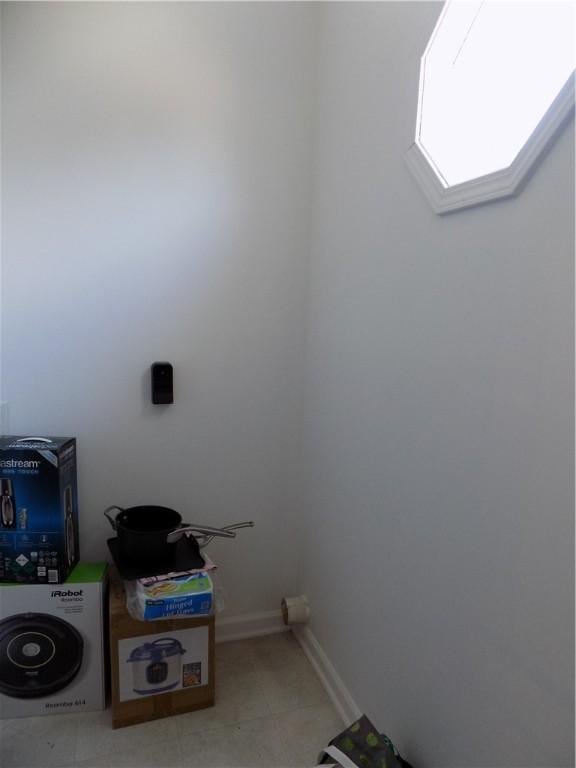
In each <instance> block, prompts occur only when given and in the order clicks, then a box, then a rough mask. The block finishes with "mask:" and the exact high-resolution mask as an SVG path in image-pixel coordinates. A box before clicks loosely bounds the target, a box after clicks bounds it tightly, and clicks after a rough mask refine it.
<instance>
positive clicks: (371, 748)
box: [322, 715, 412, 768]
mask: <svg viewBox="0 0 576 768" xmlns="http://www.w3.org/2000/svg"><path fill="white" fill-rule="evenodd" d="M330 746H332V747H336V749H339V750H340V752H342V753H343V754H344V755H346V757H347V758H348V759H349V760H350V761H352V762H353V763H354V765H357V766H358V767H359V768H412V767H411V766H410V765H409V764H408V763H407V762H406V761H405V760H403V759H402V758H401V757H400V755H399V753H398V750H397V749H396V748H395V747H394V744H392V742H391V741H390V739H389V738H388V737H387V736H385V735H384V734H379V733H378V731H377V730H376V728H375V727H374V726H373V725H372V723H371V722H370V720H369V719H368V718H367V717H366V715H362V717H361V718H360V719H359V720H357V721H356V722H355V723H352V725H350V726H349V727H348V728H346V730H345V731H342V733H341V734H339V735H338V736H336V738H335V739H332V741H331V742H330ZM328 762H333V759H332V758H330V757H328V756H327V755H326V756H325V757H324V759H322V763H328Z"/></svg>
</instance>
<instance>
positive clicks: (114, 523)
mask: <svg viewBox="0 0 576 768" xmlns="http://www.w3.org/2000/svg"><path fill="white" fill-rule="evenodd" d="M113 509H118V510H120V512H124V511H125V510H124V509H122V507H117V506H116V505H115V504H113V505H112V506H111V507H107V508H106V509H105V510H104V517H105V518H106V519H107V520H108V522H109V523H110V525H111V526H112V530H113V531H117V530H118V523H117V522H116V520H115V519H114V518H113V517H110V515H109V514H108V512H110V511H111V510H113Z"/></svg>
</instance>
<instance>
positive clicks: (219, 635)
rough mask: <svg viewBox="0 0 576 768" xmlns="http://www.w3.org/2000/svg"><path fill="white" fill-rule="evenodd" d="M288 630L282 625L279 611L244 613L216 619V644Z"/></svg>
mask: <svg viewBox="0 0 576 768" xmlns="http://www.w3.org/2000/svg"><path fill="white" fill-rule="evenodd" d="M288 629H289V627H287V626H286V625H285V624H284V621H283V619H282V611H280V610H278V611H262V612H261V613H246V614H244V615H243V616H230V617H229V618H228V617H226V616H224V617H223V618H221V619H220V618H217V619H216V642H217V643H226V642H229V641H230V640H246V639H247V638H249V637H260V636H262V635H273V634H275V633H276V632H287V631H288Z"/></svg>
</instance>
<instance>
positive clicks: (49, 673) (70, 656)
mask: <svg viewBox="0 0 576 768" xmlns="http://www.w3.org/2000/svg"><path fill="white" fill-rule="evenodd" d="M83 650H84V642H83V640H82V637H81V636H80V633H79V632H78V630H76V629H75V628H74V627H73V626H72V625H71V624H68V622H67V621H64V620H63V619H59V618H57V617H56V616H48V615H47V614H44V613H20V614H16V615H14V616H8V618H6V619H2V621H0V693H3V694H4V695H5V696H11V697H13V698H16V699H34V698H39V697H41V696H49V695H50V694H52V693H56V691H60V690H62V689H63V688H65V687H66V686H67V685H69V684H70V683H71V682H72V680H73V679H74V678H75V677H76V675H77V674H78V672H79V670H80V667H81V666H82V654H83Z"/></svg>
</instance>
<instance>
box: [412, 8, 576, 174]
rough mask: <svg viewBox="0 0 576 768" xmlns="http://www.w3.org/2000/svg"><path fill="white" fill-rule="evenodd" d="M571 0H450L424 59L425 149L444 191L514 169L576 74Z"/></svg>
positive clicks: (421, 132) (421, 121)
mask: <svg viewBox="0 0 576 768" xmlns="http://www.w3.org/2000/svg"><path fill="white" fill-rule="evenodd" d="M573 14H574V6H573V3H572V2H566V0H564V1H563V2H562V1H558V0H448V2H447V3H446V4H445V6H444V8H443V11H442V13H441V15H440V18H439V20H438V22H437V24H436V27H435V29H434V32H433V33H432V37H431V38H430V41H429V43H428V46H427V47H426V50H425V52H424V55H423V57H422V62H421V69H420V93H419V104H418V118H417V128H416V145H417V146H418V148H419V149H420V151H421V152H422V154H423V155H424V157H425V158H426V160H427V161H428V163H429V164H430V166H431V167H432V168H433V170H434V173H435V175H436V177H437V179H438V180H439V181H440V183H441V185H442V187H444V188H450V187H453V186H454V185H458V184H462V183H465V182H469V181H471V180H473V179H478V178H479V177H484V176H486V175H488V174H493V173H494V172H496V171H500V170H502V169H505V168H508V167H510V166H511V164H512V163H513V162H514V160H515V158H516V157H517V156H518V154H519V152H520V151H521V150H522V148H523V147H524V146H525V145H526V143H527V142H528V140H529V139H530V137H531V135H532V134H533V132H534V131H535V129H536V127H537V126H538V125H539V123H540V122H541V121H542V119H543V117H544V116H545V115H546V113H547V111H548V110H549V108H550V107H551V105H552V104H553V102H554V101H555V99H556V98H557V97H558V94H559V93H560V92H561V91H562V89H563V87H565V86H566V83H567V80H569V79H570V78H571V76H572V73H573V71H574V66H575V51H574V48H575V45H574V15H573Z"/></svg>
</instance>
